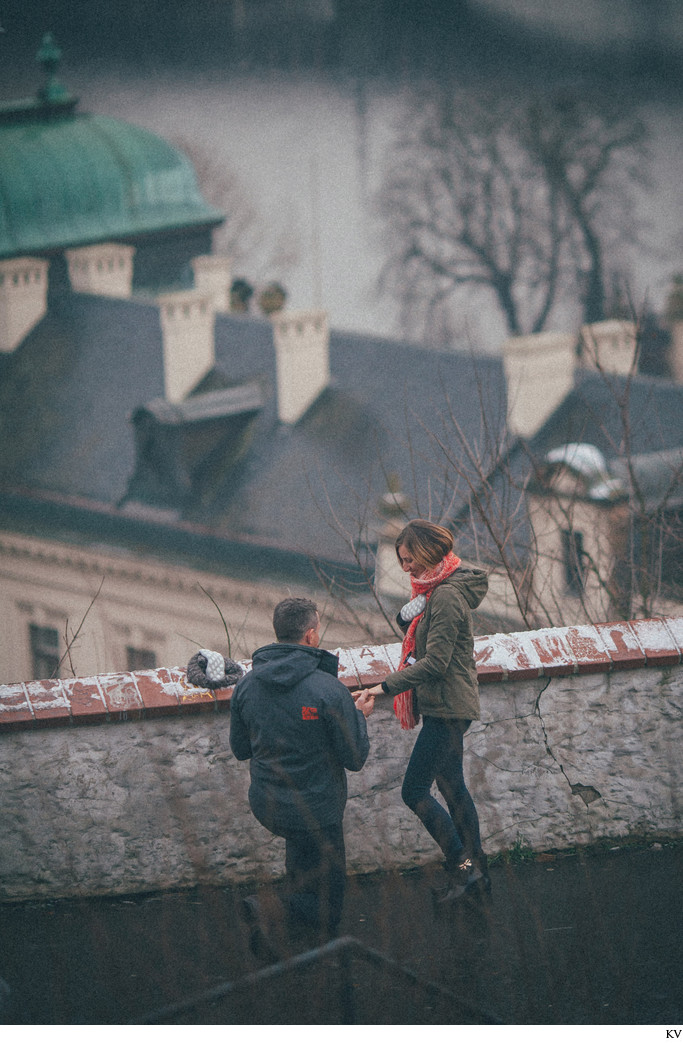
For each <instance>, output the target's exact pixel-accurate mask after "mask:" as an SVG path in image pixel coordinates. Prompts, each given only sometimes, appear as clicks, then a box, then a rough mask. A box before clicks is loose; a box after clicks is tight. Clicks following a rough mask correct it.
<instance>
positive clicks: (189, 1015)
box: [0, 843, 683, 1027]
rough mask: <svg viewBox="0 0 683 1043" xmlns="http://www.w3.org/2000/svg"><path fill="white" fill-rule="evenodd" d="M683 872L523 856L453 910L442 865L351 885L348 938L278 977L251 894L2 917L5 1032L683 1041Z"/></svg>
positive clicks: (665, 862) (680, 863)
mask: <svg viewBox="0 0 683 1043" xmlns="http://www.w3.org/2000/svg"><path fill="white" fill-rule="evenodd" d="M682 870H683V844H680V843H677V844H664V845H655V846H647V847H638V846H629V847H620V848H618V849H615V850H608V849H602V850H600V851H596V850H591V851H583V852H579V853H575V854H571V855H554V856H553V855H547V856H540V857H537V858H535V859H533V860H524V859H521V858H520V859H519V860H517V861H512V860H510V861H507V862H500V863H498V864H496V865H494V866H493V867H492V869H491V878H492V882H493V893H492V897H491V899H490V900H482V901H474V902H468V903H466V904H465V905H464V906H462V907H459V908H457V909H454V910H451V911H450V912H449V913H448V914H444V913H443V912H439V911H437V910H436V909H435V907H434V903H433V900H432V895H431V886H432V885H434V884H437V883H438V882H439V878H440V873H441V870H440V869H439V868H438V866H436V865H434V866H427V867H425V868H422V869H417V870H411V871H408V872H402V873H377V874H372V875H369V876H359V877H350V878H349V885H348V892H347V901H346V907H345V914H344V921H343V924H342V935H343V938H341V939H340V940H337V941H336V942H334V943H332V944H331V945H330V946H328V947H327V948H326V949H324V950H322V951H320V952H318V953H315V954H314V955H313V956H310V955H306V954H305V951H304V950H303V949H302V948H301V947H299V948H298V949H295V950H292V949H288V950H287V951H284V950H280V955H281V961H280V962H279V963H278V964H275V965H273V964H272V963H270V964H268V963H265V962H264V961H260V960H257V959H256V957H255V956H253V955H252V953H251V951H250V948H249V944H248V935H247V929H246V928H245V927H244V925H243V924H242V922H241V921H240V919H239V917H238V915H237V908H238V901H239V899H240V897H242V896H243V895H244V894H245V893H247V891H248V889H247V888H244V887H240V888H207V889H203V888H200V889H197V890H193V891H189V892H172V893H165V894H154V895H141V896H129V897H126V898H121V897H117V898H105V899H89V900H75V899H73V900H68V901H67V900H63V901H54V902H29V903H12V904H4V905H0V932H1V937H2V947H1V951H0V978H2V979H3V980H4V982H5V983H6V985H7V987H8V989H9V992H7V990H3V989H2V988H0V1012H1V1018H0V1020H1V1021H2V1023H3V1024H5V1025H8V1024H10V1025H36V1024H43V1025H47V1024H59V1025H87V1024H101V1025H105V1024H126V1023H130V1024H142V1023H145V1022H147V1021H150V1022H153V1023H154V1022H156V1023H169V1024H198V1025H199V1024H234V1025H237V1024H343V1023H356V1024H459V1023H469V1024H487V1023H493V1024H496V1023H499V1024H503V1025H574V1024H576V1025H579V1024H590V1025H645V1024H647V1025H662V1026H668V1027H670V1026H679V1027H680V1025H681V1022H682V1021H683V930H682V927H683V902H682V901H681V894H682V893H683V891H682V887H681V884H682V882H683V872H682ZM346 938H350V939H354V940H353V941H348V942H347V941H346V940H345V939H346Z"/></svg>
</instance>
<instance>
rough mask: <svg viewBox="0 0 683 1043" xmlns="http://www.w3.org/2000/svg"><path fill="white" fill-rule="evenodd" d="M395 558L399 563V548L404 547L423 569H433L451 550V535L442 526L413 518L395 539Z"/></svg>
mask: <svg viewBox="0 0 683 1043" xmlns="http://www.w3.org/2000/svg"><path fill="white" fill-rule="evenodd" d="M395 546H396V557H397V558H398V560H399V563H400V561H401V555H400V554H399V552H398V551H399V547H405V548H406V550H408V551H410V553H411V555H412V556H413V558H414V559H415V561H416V562H417V563H418V565H422V567H423V568H425V569H433V568H434V566H435V565H438V564H439V562H440V561H442V560H443V559H444V558H445V557H446V555H447V554H448V553H449V552H450V551H452V550H453V534H452V533H451V532H449V531H448V529H444V527H443V525H435V524H434V522H430V521H425V520H424V518H414V519H413V521H411V522H408V524H407V525H406V526H405V528H403V529H401V531H400V532H399V534H398V536H397V537H396V544H395Z"/></svg>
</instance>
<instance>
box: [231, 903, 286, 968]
mask: <svg viewBox="0 0 683 1043" xmlns="http://www.w3.org/2000/svg"><path fill="white" fill-rule="evenodd" d="M239 912H240V916H241V918H242V920H243V921H244V923H245V924H246V925H247V926H248V928H249V948H250V949H251V951H252V953H253V954H254V956H255V957H256V958H257V959H258V960H261V961H262V962H264V963H277V962H278V960H280V959H282V956H281V954H280V953H279V952H278V951H277V949H276V948H275V946H274V945H273V944H272V942H271V941H270V940H269V939H268V937H267V935H266V933H265V931H264V927H263V913H262V910H261V907H260V905H259V902H258V899H257V897H256V895H247V897H246V898H243V899H242V900H241V902H240V903H239Z"/></svg>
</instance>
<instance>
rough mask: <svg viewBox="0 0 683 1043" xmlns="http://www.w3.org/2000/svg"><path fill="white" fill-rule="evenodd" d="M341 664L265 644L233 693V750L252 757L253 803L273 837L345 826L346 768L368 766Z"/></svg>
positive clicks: (300, 648)
mask: <svg viewBox="0 0 683 1043" xmlns="http://www.w3.org/2000/svg"><path fill="white" fill-rule="evenodd" d="M338 665H339V661H338V659H337V657H336V656H334V655H332V653H331V652H327V651H325V650H324V649H322V648H312V647H309V646H308V645H288V644H273V645H266V646H265V647H264V648H259V649H258V650H257V651H256V652H254V657H253V661H252V669H251V671H250V672H249V673H248V674H246V676H245V677H243V678H242V680H241V681H239V682H238V684H237V685H236V687H235V691H234V692H233V696H232V699H231V701H230V748H231V749H232V752H233V753H234V755H235V757H237V759H238V760H241V761H243V760H248V759H249V758H251V764H250V771H251V786H250V788H249V803H250V805H251V810H252V811H253V813H254V815H255V816H256V818H257V819H258V820H259V822H260V823H261V824H262V825H264V826H265V827H266V829H269V830H270V831H271V833H276V834H279V835H286V834H287V833H291V832H292V831H293V830H310V829H317V828H319V827H321V826H332V825H336V824H341V821H342V818H343V815H344V807H345V804H346V792H347V789H346V772H345V769H348V770H349V771H360V769H361V768H362V767H363V765H364V764H365V761H366V758H367V756H368V752H369V749H370V744H369V741H368V733H367V727H366V723H365V717H364V716H363V714H362V713H361V712H360V710H357V709H356V705H355V703H354V701H353V699H352V698H351V696H350V694H349V692H348V691H347V689H346V688H345V687H344V685H343V684H342V683H341V681H338V680H337V668H338Z"/></svg>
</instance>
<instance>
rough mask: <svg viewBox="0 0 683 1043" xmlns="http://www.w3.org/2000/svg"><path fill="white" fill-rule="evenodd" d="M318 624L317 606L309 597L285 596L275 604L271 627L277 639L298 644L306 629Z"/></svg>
mask: <svg viewBox="0 0 683 1043" xmlns="http://www.w3.org/2000/svg"><path fill="white" fill-rule="evenodd" d="M317 624H318V606H317V605H316V603H315V601H311V600H310V599H309V598H285V599H284V601H281V602H280V604H279V605H276V606H275V611H274V612H273V629H274V630H275V636H276V638H277V639H278V641H283V642H287V643H289V644H293V645H298V644H300V643H301V640H302V638H303V636H304V634H305V633H306V631H307V630H311V629H312V628H313V627H315V626H317Z"/></svg>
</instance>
